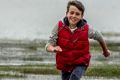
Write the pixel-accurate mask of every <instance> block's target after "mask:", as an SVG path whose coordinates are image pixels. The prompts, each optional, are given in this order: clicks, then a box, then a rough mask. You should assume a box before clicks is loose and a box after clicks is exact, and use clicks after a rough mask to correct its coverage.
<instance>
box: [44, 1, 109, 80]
mask: <svg viewBox="0 0 120 80" xmlns="http://www.w3.org/2000/svg"><path fill="white" fill-rule="evenodd" d="M84 10H85V8H84V6H83V4H82V3H81V2H80V1H77V0H72V1H69V2H68V5H67V11H66V16H65V17H64V18H63V20H60V21H59V22H58V24H57V25H56V26H55V28H54V29H53V31H52V34H51V36H50V39H49V41H48V43H47V44H46V50H47V51H49V52H56V67H57V69H59V70H61V73H62V80H80V78H81V76H82V75H83V74H84V73H85V71H86V69H87V67H88V66H89V62H90V57H91V55H90V51H89V40H88V38H91V39H95V40H97V41H98V42H99V43H100V45H101V47H102V49H103V55H104V56H105V57H108V56H109V55H110V51H109V50H108V48H107V45H106V43H105V41H104V39H103V37H102V35H101V34H100V33H99V32H97V31H95V30H93V29H91V28H90V27H89V25H88V24H87V22H86V20H85V19H83V15H84Z"/></svg>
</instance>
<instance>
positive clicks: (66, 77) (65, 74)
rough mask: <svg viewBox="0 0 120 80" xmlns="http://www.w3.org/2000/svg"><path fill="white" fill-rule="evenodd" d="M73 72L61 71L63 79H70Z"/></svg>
mask: <svg viewBox="0 0 120 80" xmlns="http://www.w3.org/2000/svg"><path fill="white" fill-rule="evenodd" d="M70 75H71V72H65V71H61V76H62V80H69V78H70Z"/></svg>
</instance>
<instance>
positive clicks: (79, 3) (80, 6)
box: [67, 0, 85, 15]
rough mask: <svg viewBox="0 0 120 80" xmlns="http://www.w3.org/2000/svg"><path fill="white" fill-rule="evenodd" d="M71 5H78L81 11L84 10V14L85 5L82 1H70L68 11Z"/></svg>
mask: <svg viewBox="0 0 120 80" xmlns="http://www.w3.org/2000/svg"><path fill="white" fill-rule="evenodd" d="M71 5H73V6H75V7H77V8H78V9H79V10H80V11H82V15H83V14H84V11H85V7H84V5H83V4H82V3H81V2H80V1H78V0H72V1H69V2H68V4H67V12H68V11H69V8H70V6H71Z"/></svg>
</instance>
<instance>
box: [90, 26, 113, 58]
mask: <svg viewBox="0 0 120 80" xmlns="http://www.w3.org/2000/svg"><path fill="white" fill-rule="evenodd" d="M88 35H89V38H90V39H94V40H97V41H98V42H99V44H100V46H101V47H102V50H103V55H104V56H105V57H108V56H109V55H110V53H111V52H110V50H109V49H108V47H107V44H106V42H105V40H104V38H103V36H102V34H101V33H100V32H98V31H95V30H94V29H93V28H89V33H88Z"/></svg>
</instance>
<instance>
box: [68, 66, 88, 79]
mask: <svg viewBox="0 0 120 80" xmlns="http://www.w3.org/2000/svg"><path fill="white" fill-rule="evenodd" d="M86 69H87V67H85V66H77V67H76V68H75V69H74V70H73V71H72V73H71V75H70V79H69V80H80V78H81V77H82V76H83V75H84V73H85V71H86Z"/></svg>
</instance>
